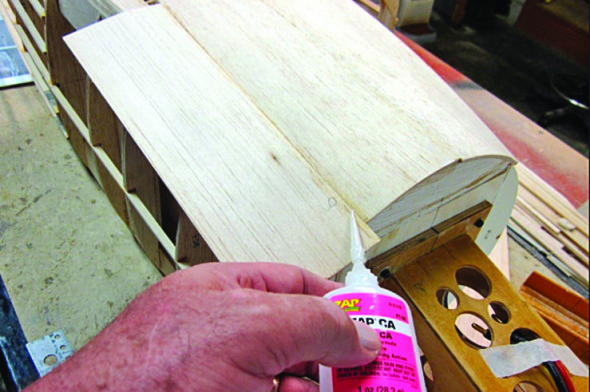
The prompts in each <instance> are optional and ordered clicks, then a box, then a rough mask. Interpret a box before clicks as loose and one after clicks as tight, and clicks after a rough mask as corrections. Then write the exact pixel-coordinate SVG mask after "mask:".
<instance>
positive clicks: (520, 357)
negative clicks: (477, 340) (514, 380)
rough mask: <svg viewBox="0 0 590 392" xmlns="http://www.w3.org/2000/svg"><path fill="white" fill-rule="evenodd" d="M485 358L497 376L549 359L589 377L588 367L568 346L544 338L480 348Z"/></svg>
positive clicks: (513, 372) (512, 373)
mask: <svg viewBox="0 0 590 392" xmlns="http://www.w3.org/2000/svg"><path fill="white" fill-rule="evenodd" d="M479 352H480V353H481V356H482V357H483V360H484V361H485V362H486V363H487V364H488V366H489V368H490V370H491V371H492V373H494V375H495V376H496V377H499V378H502V377H510V376H513V375H515V374H518V373H522V372H524V371H525V370H528V369H531V368H534V367H536V366H539V365H540V364H542V363H543V362H547V361H558V360H559V361H561V362H563V364H564V365H565V367H566V368H567V369H568V371H569V372H570V373H571V374H573V375H575V376H581V377H588V367H587V366H586V365H585V364H584V363H583V362H582V361H580V359H579V358H578V357H577V356H576V355H575V354H574V353H573V352H572V350H571V349H570V348H569V347H567V346H561V345H557V344H551V343H549V342H546V341H545V340H543V339H536V340H533V341H530V342H524V343H519V344H512V345H508V346H499V347H492V348H488V349H485V350H480V351H479Z"/></svg>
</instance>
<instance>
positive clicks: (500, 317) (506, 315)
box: [488, 301, 510, 324]
mask: <svg viewBox="0 0 590 392" xmlns="http://www.w3.org/2000/svg"><path fill="white" fill-rule="evenodd" d="M488 313H489V315H490V317H491V318H492V320H494V321H495V322H497V323H499V324H508V322H509V321H510V310H508V308H507V307H506V305H504V304H503V303H502V302H498V301H492V302H490V304H489V305H488Z"/></svg>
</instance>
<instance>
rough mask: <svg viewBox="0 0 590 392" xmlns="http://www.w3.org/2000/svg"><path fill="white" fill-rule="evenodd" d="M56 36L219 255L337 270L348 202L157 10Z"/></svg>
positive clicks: (370, 237) (367, 235) (369, 239)
mask: <svg viewBox="0 0 590 392" xmlns="http://www.w3.org/2000/svg"><path fill="white" fill-rule="evenodd" d="M129 37H133V39H132V40H130V39H128V38H129ZM66 41H67V43H68V45H70V47H71V48H72V49H73V50H74V51H75V52H76V54H77V56H78V58H79V59H80V61H81V62H82V63H83V65H84V67H85V68H86V70H87V72H88V74H89V75H90V77H91V78H92V79H93V82H94V83H95V84H96V85H97V87H98V88H99V89H100V90H101V91H102V92H103V95H104V96H105V98H106V99H107V101H109V102H110V104H111V106H112V107H113V109H114V111H115V113H116V114H117V116H118V117H119V118H120V119H121V121H122V123H123V124H124V125H125V127H126V128H127V129H128V131H129V133H130V134H131V136H132V137H133V139H134V140H135V142H136V143H137V144H138V146H139V147H140V148H141V149H142V150H143V151H144V152H146V156H147V158H148V159H149V160H150V163H151V164H152V165H153V166H154V168H155V169H156V171H157V172H158V174H159V176H160V177H161V178H162V179H163V181H164V182H165V183H166V185H167V186H168V187H169V188H170V190H171V191H172V193H173V194H174V196H175V197H176V199H177V200H178V202H179V204H180V205H181V207H182V209H183V211H185V212H186V213H187V216H188V217H189V218H190V220H191V221H192V222H195V223H196V225H197V230H198V231H199V232H200V233H202V234H203V237H204V238H205V240H206V242H207V243H208V244H209V246H210V247H211V249H212V250H213V251H214V252H215V254H216V255H217V256H218V257H219V259H220V260H222V261H225V260H232V261H256V260H273V261H279V262H285V263H291V264H296V265H302V266H304V267H307V268H308V269H311V270H313V271H315V272H317V273H319V274H321V275H324V276H330V275H332V274H334V273H336V272H337V271H338V270H340V269H341V268H342V267H343V266H344V265H346V263H347V260H348V256H347V253H348V252H347V244H346V241H345V240H344V239H345V238H347V237H346V228H347V221H348V214H349V211H350V207H348V206H347V204H346V203H345V201H344V200H342V199H341V197H340V196H339V195H338V194H337V193H336V192H334V191H333V190H332V189H331V188H330V187H329V185H328V184H326V183H325V182H324V181H323V180H322V179H321V178H320V176H319V175H318V174H317V173H316V172H315V171H314V169H313V167H311V166H310V165H308V164H307V162H306V161H305V160H304V159H303V158H302V157H301V155H300V154H298V153H297V152H296V151H295V150H294V149H293V148H292V146H291V145H290V144H289V143H288V142H287V140H286V139H285V138H284V137H283V136H282V134H281V133H280V132H278V130H277V129H276V128H275V126H274V124H273V123H272V122H271V121H269V120H268V119H267V118H266V117H265V116H264V114H263V113H261V112H260V111H259V110H258V109H257V108H256V106H255V105H253V103H252V102H251V100H250V99H249V98H248V97H247V96H246V95H244V94H243V93H242V92H241V91H240V90H239V89H237V88H236V86H235V85H234V84H233V83H232V82H231V81H230V80H229V79H228V78H227V76H226V75H225V74H223V73H222V72H221V71H220V69H219V68H218V66H217V65H216V64H215V63H214V62H213V61H212V60H211V59H210V57H209V56H208V55H207V54H206V53H205V51H204V50H203V49H202V48H201V47H200V46H199V45H198V44H197V43H196V42H195V41H194V40H193V39H192V38H191V37H190V36H189V35H188V34H187V33H186V32H185V30H184V29H183V28H182V27H181V26H180V25H179V24H178V23H177V22H176V21H175V20H174V18H172V17H171V16H170V15H169V14H168V13H167V12H166V11H165V9H164V8H163V7H161V6H154V7H148V8H146V9H142V10H136V11H134V12H131V13H123V14H121V15H118V16H116V17H113V18H109V19H106V20H105V21H103V22H101V23H99V24H96V25H94V26H91V27H89V28H87V29H84V30H82V31H79V32H78V33H76V34H73V35H71V36H69V37H67V38H66ZM171 43H173V44H171ZM129 53H133V54H134V55H133V56H129ZM171 58H173V59H175V60H176V61H174V63H169V62H166V61H163V59H171ZM105 69H108V72H107V73H105V72H104V71H105ZM194 70H199V72H194ZM150 81H151V82H150ZM180 91H182V92H183V94H178V92H180ZM213 91H214V92H215V94H211V92H213ZM146 108H149V109H148V110H146ZM361 225H362V222H361ZM362 230H363V233H364V243H365V246H367V247H370V246H371V245H373V244H374V243H375V242H376V241H378V238H377V237H376V236H375V235H374V234H373V233H372V232H371V231H370V229H369V228H368V227H367V226H366V225H362ZM262 239H265V241H262ZM266 239H270V240H266ZM293 244H297V246H293Z"/></svg>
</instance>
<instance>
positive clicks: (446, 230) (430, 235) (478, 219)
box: [367, 202, 492, 276]
mask: <svg viewBox="0 0 590 392" xmlns="http://www.w3.org/2000/svg"><path fill="white" fill-rule="evenodd" d="M491 208H492V206H491V205H490V203H487V202H482V203H480V204H478V205H476V206H475V207H472V208H469V209H467V210H466V211H463V212H462V213H460V214H457V215H456V216H454V217H452V218H450V219H447V220H446V221H444V222H441V223H440V224H438V225H437V226H435V227H433V228H432V229H429V230H426V231H424V232H422V233H420V234H417V235H416V236H414V237H413V238H411V239H409V240H407V241H406V242H404V243H402V244H401V245H399V246H397V247H395V248H393V249H391V250H389V251H388V252H385V253H383V254H381V255H379V256H377V257H375V258H372V259H370V260H369V261H368V263H367V265H368V266H369V267H370V268H371V269H372V270H373V273H375V274H376V275H379V276H381V275H383V272H384V271H383V270H384V269H387V270H388V271H387V272H386V274H387V275H390V274H394V273H396V272H397V271H398V270H399V269H401V268H402V267H403V266H405V265H406V264H409V263H412V262H414V261H415V260H417V259H419V258H420V257H422V256H424V255H427V254H428V253H430V252H432V250H433V249H435V248H438V247H440V246H443V245H444V244H446V243H447V242H449V241H453V240H455V239H456V238H458V237H460V236H462V235H467V236H469V238H471V240H472V241H475V239H476V238H477V236H478V234H479V231H480V230H481V228H482V227H483V225H484V222H485V220H486V218H487V217H488V215H489V213H490V210H491Z"/></svg>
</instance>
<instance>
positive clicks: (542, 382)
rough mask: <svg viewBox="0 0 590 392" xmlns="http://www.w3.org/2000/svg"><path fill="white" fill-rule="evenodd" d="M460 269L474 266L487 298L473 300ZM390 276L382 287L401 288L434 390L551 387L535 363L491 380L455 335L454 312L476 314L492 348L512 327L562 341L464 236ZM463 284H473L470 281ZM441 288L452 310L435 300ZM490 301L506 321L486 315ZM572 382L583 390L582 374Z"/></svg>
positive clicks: (475, 355) (479, 360)
mask: <svg viewBox="0 0 590 392" xmlns="http://www.w3.org/2000/svg"><path fill="white" fill-rule="evenodd" d="M463 268H468V269H476V270H477V271H479V273H481V274H483V275H484V276H485V278H486V279H487V281H488V282H489V287H490V290H489V295H487V296H486V298H484V299H475V298H472V297H471V296H470V295H468V294H466V292H464V291H463V290H462V289H461V287H460V286H459V283H458V279H457V278H456V276H457V271H458V270H460V269H463ZM393 280H395V281H396V282H392V281H388V282H385V283H384V287H386V288H388V287H390V285H391V287H395V286H397V287H398V288H399V289H401V291H398V293H400V294H401V295H403V296H404V297H405V298H406V299H409V301H408V302H410V303H411V304H412V306H413V307H414V309H413V312H412V314H413V316H414V319H415V325H416V327H417V337H418V343H419V344H420V346H421V347H422V349H423V351H424V352H425V354H426V357H427V358H428V359H429V362H430V363H431V366H432V368H433V371H434V389H433V390H434V391H449V390H452V391H463V390H498V391H512V390H513V389H514V386H515V385H516V384H517V383H518V382H521V381H529V382H532V383H534V384H536V385H538V386H539V387H541V388H542V389H543V390H553V383H552V381H551V380H550V378H548V377H546V375H545V373H544V371H543V370H542V369H540V368H538V367H537V368H533V369H530V370H527V371H525V372H523V373H520V374H517V375H514V376H512V377H508V378H496V377H495V376H494V375H493V374H492V372H491V371H490V369H489V367H488V366H487V364H485V363H484V362H483V359H482V357H481V355H480V354H479V350H478V349H476V348H475V347H473V346H472V345H469V344H467V343H466V342H465V341H464V340H463V339H462V338H461V337H460V335H459V334H458V333H457V330H456V323H457V320H458V316H459V315H463V314H472V315H473V314H475V315H477V316H478V317H480V318H481V320H483V321H484V322H485V324H486V325H487V326H488V327H489V329H490V334H491V345H492V347H497V346H502V345H508V344H510V336H511V334H512V333H513V331H514V330H515V329H517V328H527V329H531V330H533V331H535V332H536V333H537V334H538V335H539V336H541V337H542V338H543V339H545V340H546V341H548V342H550V343H555V344H563V342H562V341H561V339H560V338H559V336H558V335H557V334H556V333H555V332H554V331H553V330H552V329H551V328H550V327H549V326H548V325H547V324H546V323H545V322H544V321H543V320H542V319H541V317H540V316H539V315H538V314H536V313H535V312H533V311H532V309H531V308H530V307H529V305H528V303H527V302H526V301H525V300H524V299H523V298H522V297H520V296H519V295H518V294H517V293H516V292H515V291H514V289H513V288H512V287H511V286H510V282H508V280H507V279H506V278H505V277H504V276H503V275H502V273H501V272H500V271H499V270H498V269H497V268H496V267H495V266H494V265H493V264H492V263H491V262H490V260H489V259H487V257H486V256H485V254H483V253H482V252H481V250H480V249H479V248H478V247H477V246H476V245H475V244H474V243H473V242H472V241H471V240H470V239H469V237H467V236H463V237H459V238H457V239H455V240H454V241H451V242H449V243H447V244H445V245H444V246H442V247H439V248H437V249H435V250H434V251H433V252H432V253H430V254H428V255H426V256H424V257H422V258H421V259H419V260H417V261H416V262H415V263H411V264H408V265H406V266H405V267H404V268H402V269H401V270H399V271H398V272H397V273H396V274H395V275H394V276H393ZM463 284H464V285H466V286H467V287H471V285H474V286H475V280H473V281H471V282H464V283H463ZM441 288H445V289H448V290H451V291H452V292H453V294H454V295H455V297H456V298H457V299H458V303H457V308H456V309H446V308H445V306H443V305H442V304H441V303H440V302H439V300H438V299H437V292H438V290H439V289H441ZM492 303H501V304H503V305H504V306H506V308H507V309H508V310H509V317H508V320H507V321H506V322H502V323H501V322H498V321H497V320H496V319H495V318H494V317H492V316H491V314H490V311H489V306H490V305H491V304H492ZM448 353H452V355H450V356H449V355H447V354H448ZM437 380H440V381H437ZM447 382H448V383H449V384H448V385H447V384H446V383H447ZM574 382H575V383H576V387H577V388H580V389H579V390H586V389H587V388H588V387H587V385H588V379H587V378H582V377H576V378H575V381H574ZM457 384H459V385H457Z"/></svg>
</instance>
